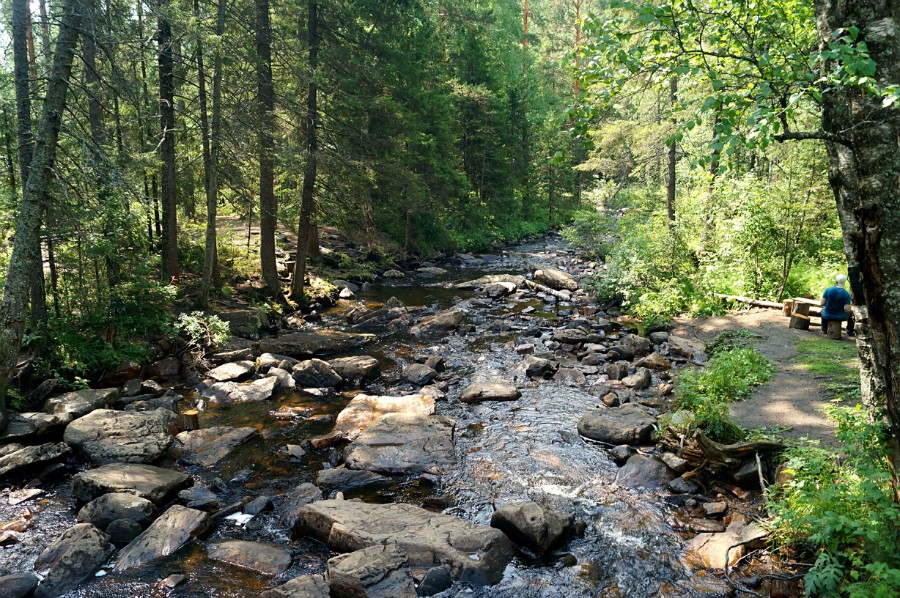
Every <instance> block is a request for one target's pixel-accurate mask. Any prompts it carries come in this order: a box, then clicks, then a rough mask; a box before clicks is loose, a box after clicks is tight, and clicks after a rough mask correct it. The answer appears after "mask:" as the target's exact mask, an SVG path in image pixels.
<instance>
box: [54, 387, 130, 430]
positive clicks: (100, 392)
mask: <svg viewBox="0 0 900 598" xmlns="http://www.w3.org/2000/svg"><path fill="white" fill-rule="evenodd" d="M118 398H119V389H118V388H97V389H93V388H88V389H85V390H75V391H72V392H67V393H66V394H63V395H59V396H55V397H50V398H49V399H47V402H46V403H44V411H45V412H47V413H52V414H55V415H59V416H61V417H62V418H64V419H65V420H66V422H65V423H69V422H70V421H72V420H73V419H76V418H79V417H81V416H82V415H87V414H88V413H90V412H91V411H93V410H94V409H105V408H108V407H110V406H111V405H112V404H113V403H115V402H116V399H118Z"/></svg>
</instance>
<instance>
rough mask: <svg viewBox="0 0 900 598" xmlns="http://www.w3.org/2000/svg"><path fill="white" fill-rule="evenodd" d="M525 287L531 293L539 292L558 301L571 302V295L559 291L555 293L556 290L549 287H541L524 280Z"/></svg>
mask: <svg viewBox="0 0 900 598" xmlns="http://www.w3.org/2000/svg"><path fill="white" fill-rule="evenodd" d="M525 286H527V287H528V288H529V289H531V290H533V291H539V292H541V293H546V294H548V295H551V296H553V297H556V298H557V299H559V300H560V301H571V300H572V296H571V295H569V294H566V293H562V292H560V291H557V290H556V289H551V288H550V287H548V286H545V285H542V284H540V283H538V282H534V281H533V280H526V281H525Z"/></svg>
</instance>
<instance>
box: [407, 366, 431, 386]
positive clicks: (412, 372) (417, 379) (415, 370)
mask: <svg viewBox="0 0 900 598" xmlns="http://www.w3.org/2000/svg"><path fill="white" fill-rule="evenodd" d="M435 376H437V372H436V371H435V370H433V369H432V368H430V367H428V366H427V365H425V364H422V363H411V364H409V365H407V366H405V367H404V368H403V372H402V373H401V377H402V378H403V379H404V380H406V381H407V382H409V383H411V384H415V385H416V386H425V385H426V384H428V383H429V382H431V381H432V380H434V377H435Z"/></svg>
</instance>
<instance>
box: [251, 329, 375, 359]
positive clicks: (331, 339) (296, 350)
mask: <svg viewBox="0 0 900 598" xmlns="http://www.w3.org/2000/svg"><path fill="white" fill-rule="evenodd" d="M373 342H375V335H374V334H356V333H350V332H341V331H339V330H327V329H325V330H317V331H315V332H291V333H290V334H283V335H281V336H276V337H272V338H265V339H263V340H261V341H259V350H260V351H262V352H264V353H281V354H283V355H290V356H291V357H298V356H302V357H312V356H321V355H334V354H335V353H346V352H348V351H353V350H354V349H361V348H363V347H365V346H366V345H370V344H372V343H373Z"/></svg>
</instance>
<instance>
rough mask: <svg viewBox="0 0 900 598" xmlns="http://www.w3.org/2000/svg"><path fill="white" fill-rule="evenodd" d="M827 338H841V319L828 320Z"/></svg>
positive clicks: (836, 339) (837, 339)
mask: <svg viewBox="0 0 900 598" xmlns="http://www.w3.org/2000/svg"><path fill="white" fill-rule="evenodd" d="M828 338H830V339H831V340H835V341H839V340H841V321H840V320H828Z"/></svg>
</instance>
